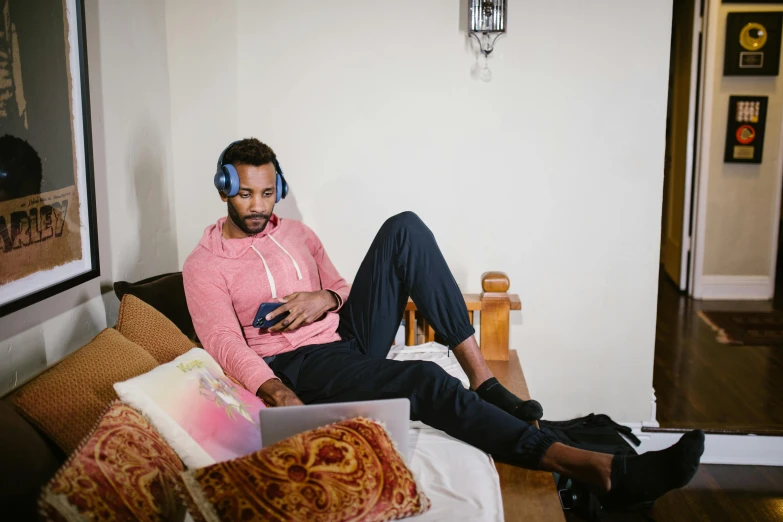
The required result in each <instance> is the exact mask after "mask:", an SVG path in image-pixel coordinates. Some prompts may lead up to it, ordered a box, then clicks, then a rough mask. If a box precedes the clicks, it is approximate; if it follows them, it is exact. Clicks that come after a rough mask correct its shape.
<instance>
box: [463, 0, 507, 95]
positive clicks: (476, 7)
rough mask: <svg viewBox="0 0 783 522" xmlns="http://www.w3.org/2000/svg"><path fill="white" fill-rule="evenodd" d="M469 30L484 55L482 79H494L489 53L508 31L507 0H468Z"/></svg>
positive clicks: (486, 80)
mask: <svg viewBox="0 0 783 522" xmlns="http://www.w3.org/2000/svg"><path fill="white" fill-rule="evenodd" d="M468 32H469V33H470V36H472V37H473V38H475V39H476V41H477V42H478V44H479V49H480V50H481V54H483V55H484V68H483V69H482V70H481V79H482V80H484V81H485V82H488V81H490V80H491V79H492V72H491V71H490V70H489V55H490V53H492V51H493V50H494V49H495V41H496V40H497V39H498V37H500V35H501V34H504V33H505V32H506V0H468Z"/></svg>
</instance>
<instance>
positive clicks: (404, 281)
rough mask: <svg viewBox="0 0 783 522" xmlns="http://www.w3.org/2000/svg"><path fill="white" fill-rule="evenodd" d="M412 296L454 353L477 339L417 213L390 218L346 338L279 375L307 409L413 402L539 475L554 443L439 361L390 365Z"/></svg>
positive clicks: (286, 359)
mask: <svg viewBox="0 0 783 522" xmlns="http://www.w3.org/2000/svg"><path fill="white" fill-rule="evenodd" d="M408 296H410V297H411V298H412V299H413V301H414V302H415V303H416V307H417V308H418V310H419V311H420V312H421V313H422V314H423V315H424V317H425V318H426V319H427V322H428V323H429V324H431V325H432V326H433V328H434V329H435V331H436V332H437V333H438V334H439V335H440V336H441V337H442V338H443V339H445V340H446V342H447V343H448V344H449V346H451V347H455V346H457V345H458V344H460V343H461V342H462V341H464V340H465V339H467V338H469V337H470V336H471V335H473V333H474V330H473V326H472V325H471V324H470V322H469V320H468V311H467V308H466V307H465V301H464V299H463V298H462V294H461V293H460V291H459V288H458V287H457V283H456V281H455V280H454V277H453V276H452V275H451V271H450V270H449V268H448V266H446V261H445V260H444V259H443V255H442V254H441V252H440V249H439V248H438V245H437V243H436V242H435V237H434V236H433V235H432V232H431V231H430V230H429V229H428V228H427V226H426V225H425V224H424V223H423V222H422V221H421V219H419V217H418V216H417V215H416V214H414V213H412V212H405V213H402V214H399V215H397V216H394V217H392V218H390V219H389V220H387V221H386V223H384V225H383V226H382V227H381V229H380V231H379V232H378V235H377V236H376V237H375V239H374V240H373V242H372V245H371V246H370V250H369V251H368V252H367V255H366V257H365V258H364V261H362V264H361V266H360V267H359V271H358V273H357V274H356V278H355V279H354V282H353V286H352V287H351V293H350V296H349V297H348V299H347V301H346V302H345V304H344V305H343V308H342V309H341V310H340V326H339V330H338V332H339V334H340V337H341V338H342V339H343V340H342V341H338V342H335V343H330V344H324V345H311V346H303V347H300V348H298V349H296V350H294V351H292V352H288V353H284V354H280V355H277V356H276V357H275V358H274V359H273V360H271V361H270V366H271V368H272V369H273V370H274V371H275V374H276V375H277V376H278V377H279V378H280V379H281V380H282V381H283V382H284V383H285V384H286V385H287V386H289V387H290V388H291V389H292V390H293V391H294V392H295V393H296V394H297V395H298V396H299V398H300V399H301V400H302V402H304V403H305V404H317V403H328V402H350V401H361V400H375V399H392V398H400V397H407V398H408V399H410V401H411V419H412V420H421V421H422V422H424V423H425V424H428V425H429V426H432V427H433V428H437V429H440V430H443V431H445V432H446V433H448V434H449V435H451V436H453V437H455V438H457V439H460V440H462V441H464V442H467V443H468V444H471V445H473V446H475V447H477V448H479V449H481V450H483V451H485V452H487V453H489V454H491V455H492V456H493V457H494V458H496V459H497V460H499V461H502V462H508V463H510V464H516V465H518V466H522V467H526V468H532V469H537V468H538V467H539V463H540V461H541V457H542V456H543V455H544V453H545V452H546V450H547V449H548V448H549V446H550V445H551V444H552V442H553V440H552V439H550V438H549V437H547V436H546V435H544V434H543V433H541V432H540V431H539V430H538V429H536V428H535V427H534V426H532V425H530V424H528V423H527V422H524V421H521V420H519V419H517V418H515V417H513V416H512V415H509V414H508V413H506V412H504V411H503V410H501V409H500V408H497V407H496V406H493V405H492V404H490V403H488V402H484V401H483V400H481V399H480V398H479V396H478V395H477V394H476V393H475V392H473V391H470V390H466V389H465V387H464V386H462V383H461V382H460V381H459V380H458V379H456V378H454V377H452V376H450V375H449V374H448V373H446V372H445V371H444V370H443V369H442V368H441V367H440V366H438V365H437V364H435V363H433V362H427V361H394V360H389V359H386V356H387V354H388V352H389V349H390V348H391V345H392V344H393V342H394V336H395V334H396V332H397V329H398V328H399V325H400V321H401V320H402V314H403V311H404V309H405V303H406V302H407V300H408Z"/></svg>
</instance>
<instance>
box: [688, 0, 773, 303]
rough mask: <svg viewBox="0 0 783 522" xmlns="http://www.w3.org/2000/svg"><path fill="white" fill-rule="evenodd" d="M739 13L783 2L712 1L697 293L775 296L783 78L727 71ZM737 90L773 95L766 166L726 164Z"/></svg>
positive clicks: (701, 295)
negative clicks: (729, 40) (733, 20)
mask: <svg viewBox="0 0 783 522" xmlns="http://www.w3.org/2000/svg"><path fill="white" fill-rule="evenodd" d="M734 11H780V6H779V5H768V4H767V5H764V4H743V5H735V4H721V2H720V1H718V0H712V1H711V2H710V3H709V16H708V20H707V47H706V65H707V66H706V69H705V80H704V85H705V86H706V88H705V90H704V104H705V108H704V118H705V120H704V124H703V125H702V128H703V129H704V132H703V133H702V135H701V139H702V145H701V146H702V162H701V168H700V176H701V183H700V185H701V187H700V193H699V201H700V203H699V205H700V207H701V208H700V214H699V218H698V224H699V225H698V228H697V239H698V241H700V246H699V248H697V256H696V261H697V265H696V267H695V269H696V274H695V277H694V283H695V285H694V295H695V296H696V297H699V298H705V299H737V298H747V299H770V298H771V297H772V295H773V293H774V270H775V259H776V252H777V233H778V230H777V229H778V216H779V207H780V204H779V202H780V191H781V187H780V183H781V171H782V170H783V162H782V158H783V154H781V152H783V147H782V145H781V126H783V80H781V77H780V76H772V77H769V76H768V77H752V76H723V60H724V56H725V45H726V17H727V15H728V13H729V12H734ZM731 95H752V96H768V97H769V101H768V105H767V122H766V136H765V139H764V156H763V159H762V163H761V164H760V165H745V164H737V163H724V162H723V155H724V148H725V140H726V125H727V118H728V106H729V96H731Z"/></svg>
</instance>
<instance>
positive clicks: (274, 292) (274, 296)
mask: <svg viewBox="0 0 783 522" xmlns="http://www.w3.org/2000/svg"><path fill="white" fill-rule="evenodd" d="M250 248H252V249H253V252H255V253H256V254H258V257H260V258H261V262H262V263H264V270H266V278H267V279H268V280H269V288H270V289H271V290H272V299H277V288H275V278H274V277H272V272H271V271H270V270H269V265H267V264H266V259H264V256H262V255H261V252H259V251H258V250H256V247H255V245H250Z"/></svg>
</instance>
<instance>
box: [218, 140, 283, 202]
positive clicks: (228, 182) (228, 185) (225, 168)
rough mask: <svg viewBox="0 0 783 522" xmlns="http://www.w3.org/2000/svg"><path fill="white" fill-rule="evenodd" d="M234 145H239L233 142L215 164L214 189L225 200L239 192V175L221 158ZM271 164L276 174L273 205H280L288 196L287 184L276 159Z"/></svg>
mask: <svg viewBox="0 0 783 522" xmlns="http://www.w3.org/2000/svg"><path fill="white" fill-rule="evenodd" d="M236 143H239V141H235V142H233V143H232V144H231V145H229V146H228V147H226V148H225V149H223V152H221V153H220V157H219V158H218V163H217V172H215V188H216V189H218V190H219V191H220V193H221V194H223V195H224V196H226V197H227V198H233V197H234V196H236V195H237V193H238V192H239V174H237V169H236V168H235V167H234V166H233V165H232V164H231V163H229V164H228V165H224V164H223V156H225V155H226V152H227V151H228V149H230V148H231V147H233V146H234V145H235V144H236ZM272 164H273V165H274V166H275V174H276V176H275V203H280V200H281V199H283V198H285V197H286V196H287V195H288V182H287V181H286V180H285V176H283V170H282V169H281V168H280V164H279V163H278V162H277V160H276V159H273V160H272Z"/></svg>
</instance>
